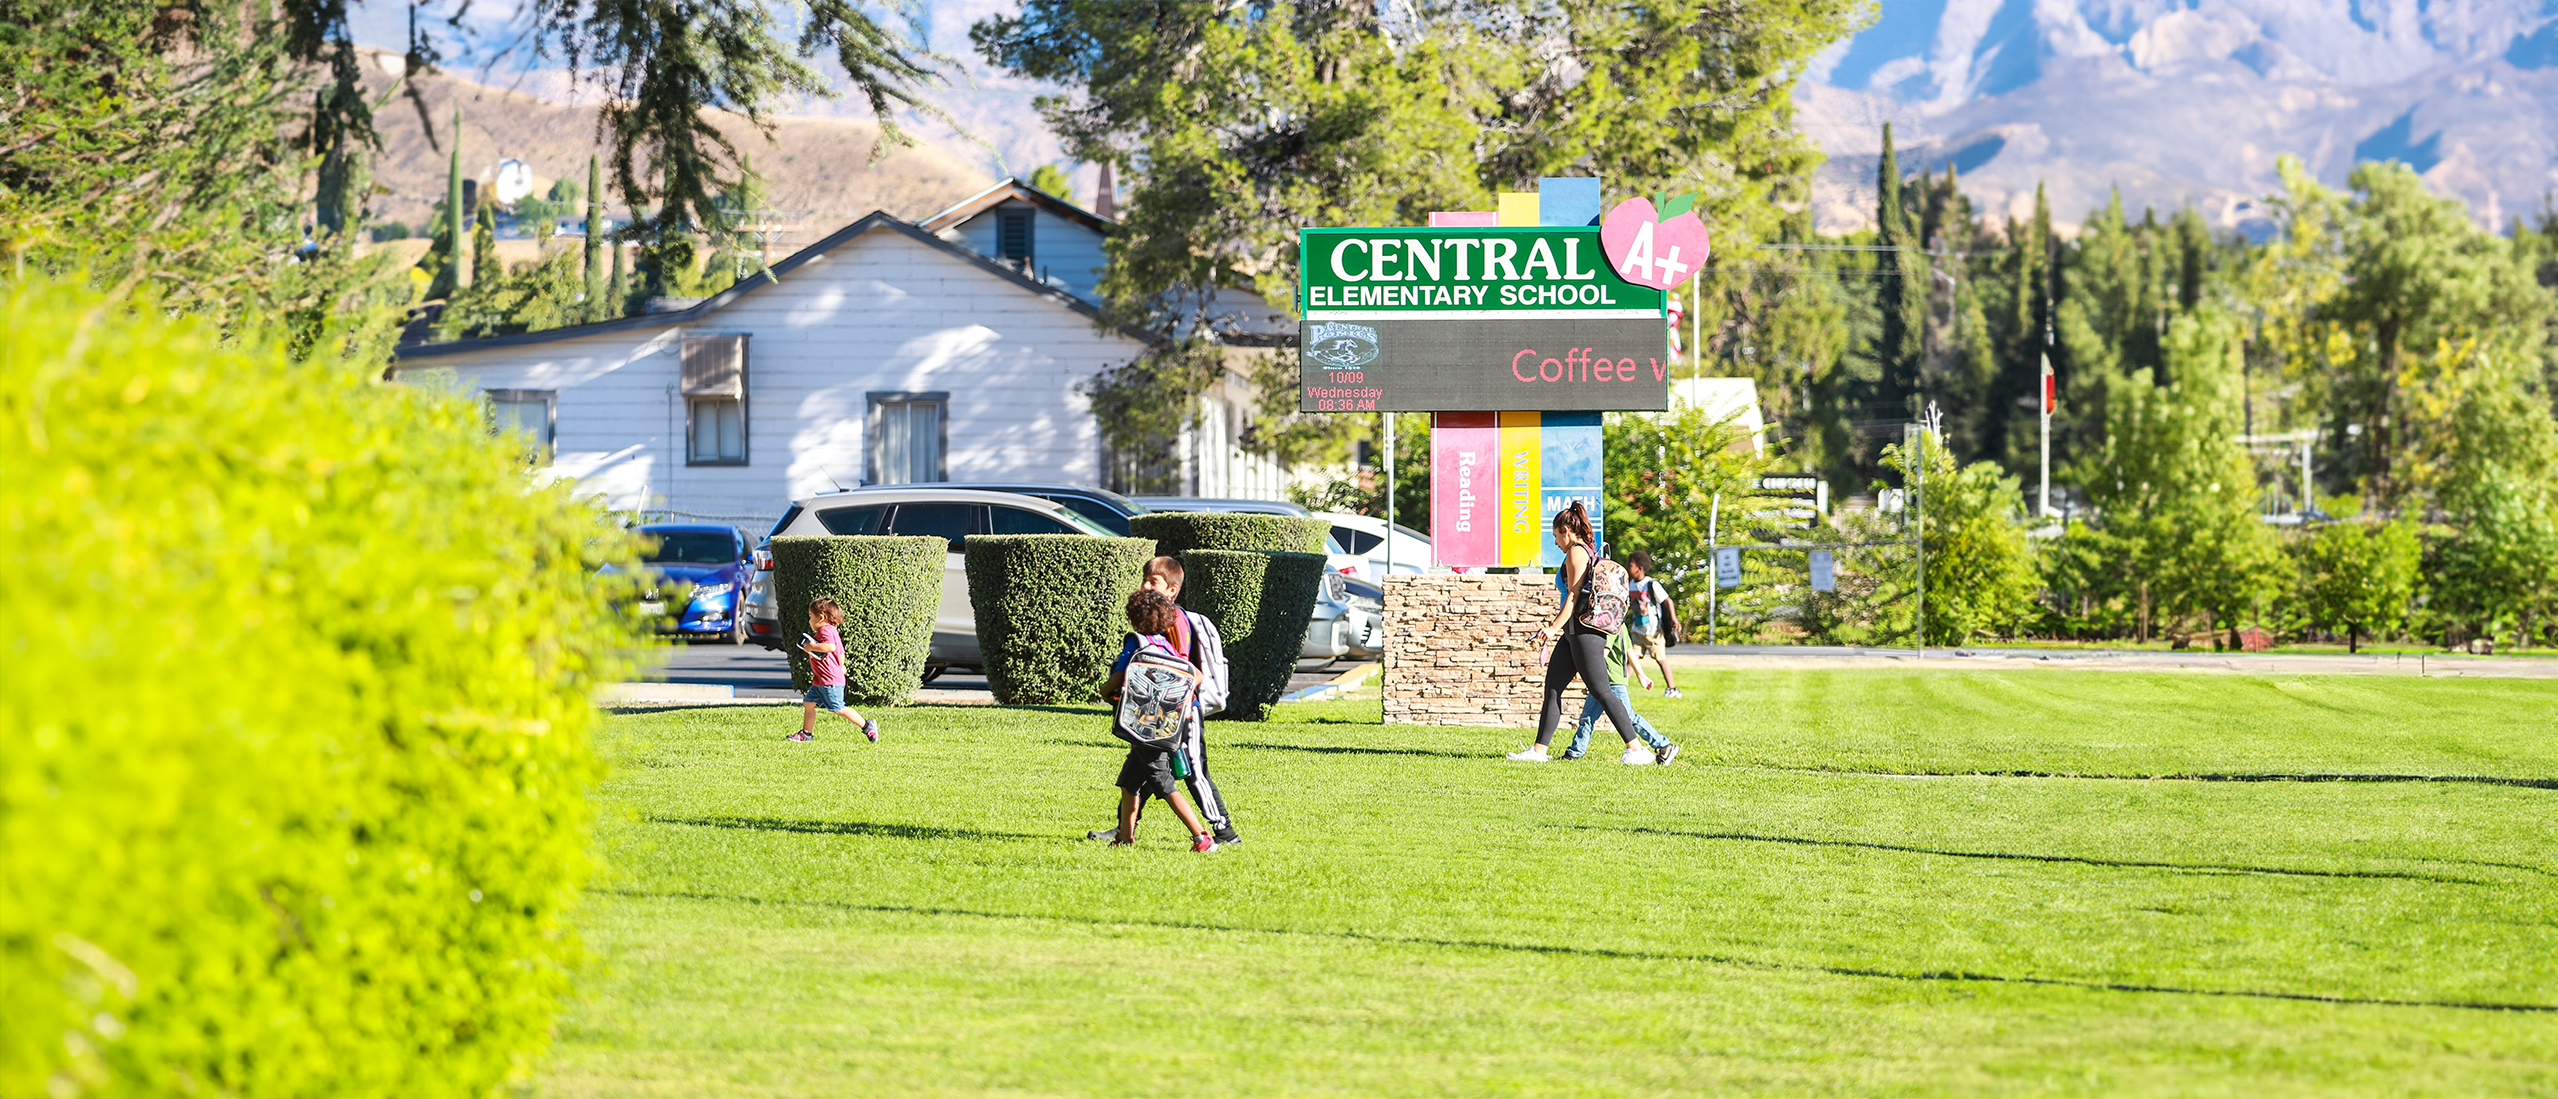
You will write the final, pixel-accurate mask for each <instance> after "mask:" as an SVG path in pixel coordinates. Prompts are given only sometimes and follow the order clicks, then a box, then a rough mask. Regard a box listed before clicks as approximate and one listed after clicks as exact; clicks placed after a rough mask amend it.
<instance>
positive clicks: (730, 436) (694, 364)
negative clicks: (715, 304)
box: [683, 334, 746, 466]
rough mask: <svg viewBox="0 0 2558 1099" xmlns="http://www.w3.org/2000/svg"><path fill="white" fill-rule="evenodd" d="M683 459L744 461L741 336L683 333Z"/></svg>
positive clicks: (722, 463) (721, 462) (743, 342)
mask: <svg viewBox="0 0 2558 1099" xmlns="http://www.w3.org/2000/svg"><path fill="white" fill-rule="evenodd" d="M683 365H684V386H683V389H684V435H685V446H684V461H685V464H687V465H696V466H742V465H745V464H746V337H745V336H744V335H742V334H739V335H709V336H686V337H684V347H683Z"/></svg>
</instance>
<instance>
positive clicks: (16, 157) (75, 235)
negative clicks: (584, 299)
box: [0, 0, 408, 356]
mask: <svg viewBox="0 0 2558 1099" xmlns="http://www.w3.org/2000/svg"><path fill="white" fill-rule="evenodd" d="M304 44H305V43H304V40H302V39H299V38H295V37H293V36H291V35H288V34H286V33H284V28H282V27H281V26H280V25H279V21H278V19H277V18H276V16H275V15H274V13H273V12H271V11H268V10H267V9H265V8H264V7H262V6H261V5H255V4H251V5H225V4H203V3H192V2H180V0H158V2H145V3H120V4H93V3H80V2H74V0H7V2H6V3H0V118H6V119H7V120H8V123H7V125H6V127H5V135H0V256H4V257H5V259H6V262H5V263H0V279H6V280H16V279H22V278H37V277H73V276H78V277H85V278H87V279H89V280H91V281H93V282H95V283H96V284H99V285H101V286H105V287H110V288H114V289H116V290H117V291H119V292H123V291H135V292H142V293H147V294H149V295H150V296H151V299H152V300H153V301H154V303H155V306H156V307H157V308H161V309H166V310H170V311H173V312H179V313H193V314H198V315H202V316H206V317H208V318H211V319H213V320H214V321H215V322H216V323H218V324H220V325H221V326H223V327H224V328H225V329H226V330H235V331H236V330H241V329H244V328H246V327H251V326H257V327H263V326H266V325H268V324H271V323H278V322H280V323H282V324H284V325H285V326H286V328H287V329H288V330H289V331H291V332H292V333H293V336H292V339H291V345H292V346H293V347H294V348H295V349H296V350H297V351H298V352H300V353H305V354H313V353H317V354H326V355H337V354H343V353H348V352H349V351H360V352H361V353H363V354H365V355H368V356H373V355H379V354H380V353H381V352H383V351H384V350H386V349H387V348H388V346H389V342H390V339H391V336H392V333H393V326H394V324H395V323H396V322H397V320H398V316H399V314H398V310H399V309H400V307H401V306H403V305H405V304H406V302H407V295H408V290H407V287H406V285H405V284H404V283H402V282H400V281H398V280H396V278H395V276H394V272H393V270H392V265H391V263H390V262H389V261H388V260H386V259H383V258H381V257H374V258H370V259H367V258H359V257H357V256H355V255H354V250H353V248H352V247H351V245H352V244H353V242H354V234H355V232H356V229H357V227H356V226H355V225H354V224H353V221H352V218H351V214H352V212H353V211H352V208H351V206H350V205H349V204H348V203H347V201H346V199H345V198H344V195H346V194H348V193H351V192H352V191H353V190H358V189H360V185H361V183H362V179H363V172H362V168H361V165H360V164H356V163H352V162H350V161H349V160H347V159H346V158H344V157H339V158H337V159H335V160H334V161H333V162H330V163H328V164H325V165H324V164H323V163H322V160H323V159H325V158H322V157H314V156H313V155H312V154H311V152H310V150H311V149H312V148H313V145H314V142H315V141H316V142H317V143H318V144H319V145H320V146H321V147H322V148H325V149H329V150H340V149H343V148H344V147H345V142H346V141H357V142H359V143H360V141H361V140H363V138H364V131H362V130H361V129H350V128H346V127H335V126H332V127H331V128H329V129H327V130H326V131H325V132H322V133H319V134H317V135H316V136H315V135H314V134H312V133H310V132H308V129H309V128H308V127H307V126H297V124H296V123H297V120H298V119H301V118H304V117H307V112H309V111H310V110H312V109H313V108H314V106H315V105H319V104H325V103H335V102H336V100H335V99H332V98H329V97H324V96H320V95H318V94H317V89H316V87H315V83H316V81H315V77H314V73H313V71H312V69H311V68H310V66H309V62H310V61H311V60H314V58H306V57H304V56H302V55H301V54H299V53H298V52H297V51H299V50H301V49H302V48H303V46H304ZM297 131H303V132H297ZM321 176H325V178H326V182H327V184H328V187H329V193H330V195H331V197H330V198H329V200H328V201H329V204H330V205H329V207H328V214H327V217H326V218H325V219H322V220H320V221H315V220H312V218H311V211H312V209H313V204H312V202H311V201H310V199H309V197H308V196H310V195H311V194H312V190H311V189H310V188H311V187H312V186H313V184H312V182H311V181H312V180H313V179H314V178H315V177H321ZM323 222H324V223H323Z"/></svg>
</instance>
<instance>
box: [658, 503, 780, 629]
mask: <svg viewBox="0 0 2558 1099" xmlns="http://www.w3.org/2000/svg"><path fill="white" fill-rule="evenodd" d="M639 534H640V535H641V536H642V537H643V538H646V539H648V540H649V542H648V544H647V548H646V550H645V551H644V552H643V553H642V554H641V555H640V561H641V563H642V564H644V565H646V566H647V569H648V574H649V586H648V590H646V591H644V592H642V593H641V595H640V612H641V613H642V614H645V615H650V616H653V617H655V618H656V619H657V632H659V633H664V634H673V635H675V636H677V637H715V638H718V639H720V640H722V641H726V642H728V643H729V644H732V645H734V644H738V643H740V642H743V641H745V640H746V615H745V614H743V613H742V612H743V611H744V609H745V608H744V605H743V602H742V601H743V600H744V599H745V598H746V580H747V576H748V575H749V574H750V573H751V572H752V571H753V570H754V565H753V564H752V563H750V561H749V559H748V555H747V548H748V547H749V546H751V545H753V543H752V542H751V541H750V540H749V539H748V538H747V537H746V532H745V531H742V530H739V529H737V528H736V527H732V526H728V525H727V524H724V523H650V524H649V525H647V526H644V527H641V528H639ZM678 600H681V601H682V605H681V606H677V605H675V603H676V601H678Z"/></svg>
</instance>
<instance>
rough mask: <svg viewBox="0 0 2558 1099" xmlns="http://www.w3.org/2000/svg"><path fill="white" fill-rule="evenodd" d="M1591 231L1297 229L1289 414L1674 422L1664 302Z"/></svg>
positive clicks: (1569, 228)
mask: <svg viewBox="0 0 2558 1099" xmlns="http://www.w3.org/2000/svg"><path fill="white" fill-rule="evenodd" d="M1599 233H1600V230H1599V229H1598V227H1596V226H1587V225H1575V226H1454V227H1449V226H1442V227H1433V228H1421V229H1380V228H1361V229H1305V230H1301V231H1300V232H1299V235H1298V262H1299V267H1298V270H1299V272H1300V277H1301V279H1302V289H1301V291H1300V293H1301V294H1302V301H1301V303H1300V304H1302V305H1303V307H1304V309H1303V313H1304V318H1305V319H1304V321H1303V322H1302V326H1301V327H1300V329H1299V333H1298V335H1299V340H1298V375H1299V383H1300V388H1299V391H1298V401H1297V408H1298V410H1299V411H1303V412H1459V411H1481V412H1512V411H1521V410H1527V411H1553V412H1563V411H1578V412H1603V411H1661V410H1664V409H1667V408H1668V407H1669V406H1670V385H1669V373H1670V358H1669V332H1668V327H1667V321H1666V320H1665V318H1666V315H1667V314H1666V313H1665V312H1664V302H1663V300H1664V295H1663V293H1662V291H1660V290H1658V289H1655V288H1653V287H1650V286H1639V285H1636V284H1635V283H1632V282H1628V281H1626V280H1625V279H1624V278H1623V277H1620V276H1619V275H1618V274H1617V272H1616V270H1615V269H1614V268H1613V267H1612V266H1611V265H1610V261H1609V259H1608V257H1607V256H1606V255H1604V254H1603V251H1602V248H1601V244H1600V240H1599ZM1660 262H1661V261H1660V260H1659V259H1656V260H1655V261H1654V263H1655V266H1656V269H1657V265H1658V264H1659V263H1660Z"/></svg>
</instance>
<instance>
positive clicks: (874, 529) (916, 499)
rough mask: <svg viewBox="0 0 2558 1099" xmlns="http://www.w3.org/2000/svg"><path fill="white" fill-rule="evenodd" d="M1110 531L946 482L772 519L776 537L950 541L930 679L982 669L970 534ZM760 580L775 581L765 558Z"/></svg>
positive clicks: (826, 500) (811, 501)
mask: <svg viewBox="0 0 2558 1099" xmlns="http://www.w3.org/2000/svg"><path fill="white" fill-rule="evenodd" d="M1108 533H1109V531H1108V530H1106V529H1105V528H1103V527H1102V526H1101V525H1100V524H1098V523H1095V522H1093V521H1092V520H1090V519H1086V518H1084V517H1083V516H1082V515H1081V514H1079V513H1077V512H1075V511H1074V510H1073V509H1071V508H1068V507H1066V506H1065V505H1063V504H1059V503H1056V502H1054V501H1050V500H1042V499H1040V498H1038V497H1035V496H1024V495H1021V494H1019V493H1013V492H989V491H986V490H984V489H974V488H953V487H950V486H948V485H944V484H939V483H932V484H914V485H881V486H877V487H871V488H856V489H847V490H845V491H842V492H829V493H824V494H822V495H818V496H812V497H809V498H808V499H805V500H801V501H798V502H796V503H793V504H792V505H791V506H790V510H789V511H787V512H784V513H783V514H782V520H781V522H779V523H775V524H773V535H772V536H773V537H775V538H779V537H783V536H786V535H802V534H850V535H861V534H888V535H910V536H911V535H930V536H933V537H938V538H942V539H944V540H946V541H948V542H949V543H950V552H949V555H948V556H947V557H946V558H945V559H944V562H943V565H942V580H941V606H940V607H939V608H937V609H936V610H935V611H934V614H933V641H932V651H931V652H930V654H928V655H927V656H926V657H925V658H924V678H925V680H927V681H930V680H932V679H933V678H935V677H937V676H939V675H941V673H942V672H943V671H945V670H948V669H950V668H968V669H977V668H980V667H982V664H981V663H980V661H981V660H982V657H980V655H979V654H978V651H977V611H976V608H974V607H972V606H970V605H969V602H968V557H967V547H968V537H969V536H970V535H972V534H1091V535H1107V534H1108ZM759 563H760V564H762V565H764V566H765V571H764V572H763V573H762V574H761V576H760V582H761V583H764V584H766V585H770V584H771V582H772V580H771V577H772V573H771V571H770V568H771V561H770V559H769V555H766V556H765V557H764V558H763V559H761V560H760V561H759Z"/></svg>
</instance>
